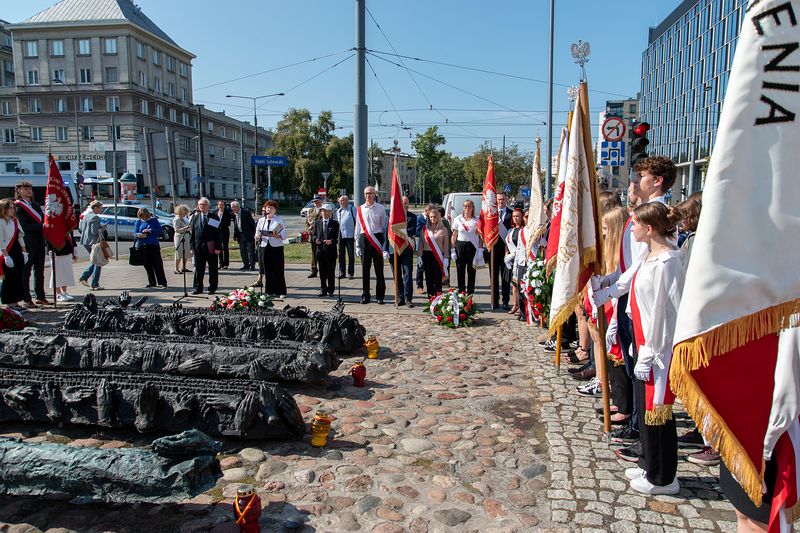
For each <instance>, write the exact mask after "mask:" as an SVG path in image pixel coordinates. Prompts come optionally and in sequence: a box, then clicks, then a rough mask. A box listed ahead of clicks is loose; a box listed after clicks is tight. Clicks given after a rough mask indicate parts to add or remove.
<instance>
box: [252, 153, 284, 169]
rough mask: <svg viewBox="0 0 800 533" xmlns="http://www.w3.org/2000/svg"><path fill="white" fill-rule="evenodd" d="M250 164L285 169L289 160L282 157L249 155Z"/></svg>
mask: <svg viewBox="0 0 800 533" xmlns="http://www.w3.org/2000/svg"><path fill="white" fill-rule="evenodd" d="M250 164H251V165H253V166H256V165H258V166H260V167H285V166H286V165H288V164H289V158H288V157H286V156H282V155H251V156H250Z"/></svg>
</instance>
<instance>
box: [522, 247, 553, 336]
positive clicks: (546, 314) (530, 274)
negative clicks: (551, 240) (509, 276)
mask: <svg viewBox="0 0 800 533" xmlns="http://www.w3.org/2000/svg"><path fill="white" fill-rule="evenodd" d="M519 285H520V290H521V291H522V294H523V295H524V296H525V306H526V313H525V316H526V317H527V319H528V325H532V324H533V322H534V321H536V322H539V323H540V324H542V325H543V326H544V325H546V324H547V321H548V320H549V318H550V299H551V297H552V296H553V276H552V274H551V275H550V276H548V275H547V272H546V269H545V260H544V250H543V249H542V250H540V252H539V254H538V255H537V256H536V259H534V260H533V261H532V262H531V263H530V264H529V265H528V269H527V270H526V271H525V274H523V275H522V278H521V279H520V280H519Z"/></svg>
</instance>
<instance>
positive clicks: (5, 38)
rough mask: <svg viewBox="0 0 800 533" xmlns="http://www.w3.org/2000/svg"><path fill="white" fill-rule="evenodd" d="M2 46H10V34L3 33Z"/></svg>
mask: <svg viewBox="0 0 800 533" xmlns="http://www.w3.org/2000/svg"><path fill="white" fill-rule="evenodd" d="M3 46H5V47H6V48H11V36H10V35H3Z"/></svg>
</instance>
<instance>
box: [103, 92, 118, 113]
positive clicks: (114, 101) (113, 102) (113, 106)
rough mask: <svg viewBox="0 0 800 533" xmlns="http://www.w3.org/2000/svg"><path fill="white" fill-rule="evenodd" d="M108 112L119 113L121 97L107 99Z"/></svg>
mask: <svg viewBox="0 0 800 533" xmlns="http://www.w3.org/2000/svg"><path fill="white" fill-rule="evenodd" d="M106 111H119V96H108V97H106Z"/></svg>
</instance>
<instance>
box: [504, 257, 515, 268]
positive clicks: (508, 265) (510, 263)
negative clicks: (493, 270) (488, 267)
mask: <svg viewBox="0 0 800 533" xmlns="http://www.w3.org/2000/svg"><path fill="white" fill-rule="evenodd" d="M503 262H504V263H505V264H506V268H507V269H509V270H511V267H512V266H514V254H506V255H505V257H503Z"/></svg>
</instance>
